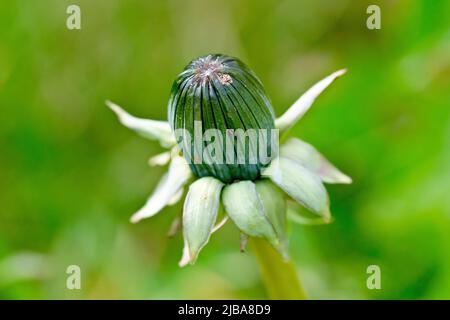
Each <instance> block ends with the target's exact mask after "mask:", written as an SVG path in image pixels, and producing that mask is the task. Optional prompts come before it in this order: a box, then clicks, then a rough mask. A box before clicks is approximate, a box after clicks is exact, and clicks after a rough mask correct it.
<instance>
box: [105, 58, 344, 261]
mask: <svg viewBox="0 0 450 320" xmlns="http://www.w3.org/2000/svg"><path fill="white" fill-rule="evenodd" d="M206 60H208V59H206ZM344 73H345V70H339V71H336V72H334V73H332V74H331V75H330V76H328V77H326V78H324V79H323V80H321V81H319V82H318V83H317V84H315V85H314V86H312V87H311V88H310V89H309V90H308V91H307V92H306V93H304V94H303V95H302V96H301V97H300V98H299V99H298V100H297V101H296V102H295V103H294V104H293V105H292V106H291V107H290V108H289V109H288V110H287V111H286V112H285V113H284V114H283V115H282V116H281V117H279V118H277V119H275V127H276V128H277V129H279V130H280V132H282V133H284V134H286V132H287V131H288V130H289V128H291V127H292V126H294V125H295V123H296V122H297V121H298V120H299V119H301V117H302V116H303V115H304V114H305V112H306V111H307V110H308V109H309V108H310V107H311V105H312V104H313V102H314V100H315V99H316V98H317V97H318V96H319V95H320V94H321V93H322V92H323V91H324V90H325V89H326V88H327V87H328V86H329V85H330V84H331V83H332V82H333V81H334V80H335V79H336V78H338V77H339V76H341V75H343V74H344ZM225 80H226V81H232V80H233V79H232V78H226V79H225ZM244 80H245V79H244V78H242V79H239V81H240V82H242V81H244ZM242 83H244V82H242ZM240 101H241V99H238V100H236V103H237V105H239V102H240ZM107 105H108V106H109V107H110V108H111V110H112V111H114V112H115V113H116V114H117V116H118V118H119V120H120V122H121V123H122V124H123V125H124V126H126V127H128V128H130V129H132V130H134V131H136V132H137V133H139V134H140V135H142V136H144V137H146V138H149V139H152V140H156V141H158V142H159V143H160V144H161V145H162V146H163V147H166V148H168V149H170V150H169V151H167V152H164V153H162V154H160V155H157V156H154V157H152V158H151V159H150V160H149V164H150V165H152V166H154V165H166V164H167V163H169V170H168V173H167V174H165V175H164V176H163V178H162V180H161V182H160V183H159V184H158V186H157V187H156V189H155V191H154V193H153V194H152V195H151V196H150V198H149V199H148V201H147V203H146V204H145V205H144V207H143V208H142V209H140V210H139V211H138V212H137V213H135V214H134V215H133V216H132V219H131V220H132V222H138V221H140V220H141V219H144V218H148V217H151V216H153V215H155V214H157V213H158V212H159V211H161V210H162V209H163V208H164V207H165V206H167V205H173V204H175V203H176V202H178V201H179V200H181V199H182V198H183V190H184V186H185V185H186V184H188V183H189V182H190V181H192V180H194V179H196V180H195V181H194V182H193V183H192V184H191V185H190V187H189V191H188V194H187V196H186V197H185V200H184V207H183V219H182V221H183V234H184V241H185V245H184V250H183V255H182V258H181V261H180V263H179V265H180V266H185V265H187V264H189V263H191V264H192V263H194V262H195V261H196V259H197V257H198V254H199V252H200V251H201V250H202V248H203V247H204V246H205V245H206V244H207V243H208V241H209V238H210V236H211V234H212V233H214V232H215V231H216V230H218V229H219V228H220V227H221V226H222V225H224V224H225V222H226V221H227V218H228V217H230V218H231V220H232V221H233V222H234V224H235V225H236V226H237V228H238V229H239V230H240V231H241V233H242V234H243V235H246V236H251V237H261V238H264V239H266V240H267V241H269V242H270V243H271V244H272V245H273V246H274V247H275V248H276V249H277V250H278V251H279V252H280V253H281V254H282V255H283V257H285V258H287V256H288V255H287V243H288V239H287V235H286V223H287V220H290V221H292V222H295V223H302V224H321V223H329V222H330V221H331V214H330V209H329V199H328V194H327V192H326V189H325V187H324V186H323V183H351V178H350V177H348V176H347V175H345V174H344V173H342V172H341V171H340V170H338V169H337V168H336V167H335V166H333V165H332V164H331V162H329V161H328V160H327V159H326V158H325V157H324V156H323V155H322V154H320V153H319V152H318V151H317V150H316V149H315V148H314V147H313V146H312V145H310V144H308V143H307V142H305V141H302V140H300V139H296V138H291V139H288V140H287V141H286V143H284V144H283V145H281V146H280V154H279V157H278V158H275V159H274V160H272V162H271V163H270V165H269V166H268V167H266V168H263V169H262V171H261V177H257V178H256V179H254V178H252V179H253V181H250V180H245V179H243V180H240V181H238V180H235V181H231V182H227V183H226V184H225V183H223V182H221V181H220V180H219V179H216V178H214V177H211V176H206V177H202V178H197V177H196V176H195V175H194V174H193V173H192V171H191V168H190V166H189V164H188V163H187V161H186V160H185V159H184V158H183V156H182V155H181V151H180V148H179V147H178V146H177V144H176V141H175V136H174V134H173V132H172V130H171V126H170V125H169V122H166V121H155V120H147V119H140V118H136V117H134V116H132V115H130V114H128V113H127V112H125V111H124V110H123V109H122V108H120V107H119V106H118V105H116V104H114V103H112V102H109V101H107ZM221 207H223V208H224V209H225V210H224V211H225V212H224V215H225V216H224V218H222V219H221V222H220V223H218V224H216V220H217V219H218V216H220V215H222V214H221V212H222V211H223V210H221ZM242 238H243V239H245V238H246V237H242Z"/></svg>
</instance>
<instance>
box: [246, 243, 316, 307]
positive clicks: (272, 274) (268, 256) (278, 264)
mask: <svg viewBox="0 0 450 320" xmlns="http://www.w3.org/2000/svg"><path fill="white" fill-rule="evenodd" d="M250 242H251V247H252V250H253V252H254V254H255V256H256V260H257V261H258V265H259V269H260V273H261V277H262V280H263V283H264V285H265V287H266V290H267V294H268V296H269V299H273V300H305V299H308V298H307V296H306V294H305V291H304V290H303V288H302V286H301V283H300V279H299V277H298V275H297V271H296V269H295V265H294V264H293V263H292V262H290V261H284V260H283V258H282V257H281V255H280V254H279V253H278V252H277V251H276V250H275V249H274V248H273V247H272V246H271V245H270V244H269V243H268V242H267V241H265V240H263V239H258V238H252V239H251V240H250Z"/></svg>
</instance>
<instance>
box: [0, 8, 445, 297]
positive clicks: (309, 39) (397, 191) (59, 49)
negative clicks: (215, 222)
mask: <svg viewBox="0 0 450 320" xmlns="http://www.w3.org/2000/svg"><path fill="white" fill-rule="evenodd" d="M70 4H78V5H79V6H80V7H81V15H82V16H81V21H82V22H81V23H82V29H81V30H72V31H71V30H68V29H67V28H66V18H67V17H68V15H67V14H66V8H67V6H68V5H70ZM369 4H378V5H380V7H381V19H382V29H381V30H368V29H367V28H366V19H367V17H368V15H367V14H366V8H367V6H368V5H369ZM217 52H220V53H225V54H229V55H234V56H237V57H239V58H241V59H242V60H243V61H245V62H246V63H247V64H248V65H249V66H250V67H251V68H252V69H253V70H254V71H255V72H256V73H257V74H258V76H259V77H260V79H261V80H262V82H263V83H264V85H265V87H266V90H267V92H268V94H269V96H270V97H271V99H272V102H273V105H274V107H275V109H276V113H277V114H278V115H281V113H282V112H283V111H284V110H286V109H287V108H288V107H289V106H290V104H291V103H292V102H293V101H295V99H296V98H297V97H298V96H299V95H300V94H301V93H303V92H304V91H305V90H306V89H307V88H308V87H309V86H310V85H312V84H313V83H315V82H316V81H318V80H319V79H321V78H323V77H324V76H326V75H328V74H329V73H331V72H332V71H335V70H337V69H340V68H343V67H347V68H348V73H347V74H346V75H345V76H344V77H343V78H342V79H340V80H339V81H337V82H336V83H335V84H333V86H332V87H331V88H330V89H329V90H327V91H326V92H325V94H324V95H323V96H321V97H320V98H319V99H318V100H317V101H316V103H315V105H314V107H313V108H312V109H311V110H310V112H309V113H308V114H307V115H306V116H305V117H304V118H303V119H302V121H301V122H300V123H299V124H298V125H297V126H296V127H295V130H294V131H293V134H294V135H296V136H298V137H301V138H303V139H305V140H306V141H308V142H311V143H313V144H314V145H315V146H316V147H317V148H318V149H319V150H321V151H322V152H323V153H324V154H325V155H326V156H327V157H328V158H329V159H330V160H331V161H332V162H333V163H335V164H336V165H337V166H338V167H340V168H341V169H342V170H343V171H344V172H346V173H348V174H349V175H350V176H352V177H353V180H354V183H353V184H352V185H350V186H328V190H329V192H330V196H331V208H332V212H333V214H334V217H335V222H334V223H333V224H331V225H328V226H315V227H312V226H309V227H306V226H299V225H292V226H291V230H290V231H291V246H290V252H291V255H292V257H293V259H294V260H295V262H296V265H297V266H298V270H299V274H300V276H301V278H302V281H303V284H304V286H305V287H306V290H307V292H308V293H309V295H310V297H312V298H315V299H343V298H350V299H354V298H360V299H397V298H401V299H418V298H420V299H422V298H423V299H430V298H438V299H443V298H450V2H449V1H446V0H442V1H426V0H422V1H413V0H398V1H394V0H392V1H356V0H355V1H345V0H344V1H334V0H327V1H326V0H307V1H298V0H278V1H275V0H272V1H269V0H245V1H243V0H229V1H211V0H193V1H181V0H180V1H144V0H128V1H118V0H114V1H113V0H96V1H88V0H84V1H81V0H80V1H68V0H67V1H66V0H40V1H26V0H12V1H1V2H0V111H1V113H0V203H1V205H0V298H4V299H26V298H33V299H48V298H58V299H74V298H81V299H86V298H89V299H90V298H100V299H108V298H124V299H163V298H166V299H187V298H192V299H196V298H203V299H211V298H222V299H228V298H237V299H241V298H250V299H253V298H265V297H266V293H265V290H264V287H263V285H262V283H261V280H260V276H259V273H258V269H257V266H256V262H255V260H254V257H253V256H252V254H251V252H247V253H244V254H242V253H240V252H239V240H238V239H239V235H238V232H237V231H236V228H235V227H234V226H233V225H232V223H228V224H227V226H226V227H225V228H223V229H221V231H220V232H218V233H216V234H214V236H213V237H212V239H211V241H210V243H209V245H208V246H207V247H206V248H205V249H204V250H203V251H202V254H201V256H200V258H199V260H198V263H197V264H196V265H195V266H193V267H191V266H190V267H187V268H184V269H180V268H179V267H178V266H177V262H178V259H179V258H180V255H181V248H182V239H181V236H180V235H178V236H176V237H175V238H174V239H167V237H166V233H167V230H168V228H169V226H170V224H171V222H172V220H173V218H174V217H176V216H177V215H178V214H179V213H180V212H181V204H178V205H176V206H174V207H170V208H168V209H165V210H164V211H163V212H162V213H160V214H158V215H157V216H156V217H154V218H153V219H148V220H145V221H143V222H141V223H139V224H137V225H132V224H130V223H129V217H130V215H131V214H132V213H133V212H135V211H136V210H137V209H138V208H140V206H141V205H143V203H144V202H145V199H146V198H147V196H148V195H149V194H150V193H151V191H152V190H153V188H154V186H155V184H156V183H157V181H158V179H159V178H160V177H161V175H162V174H163V172H164V171H165V169H166V168H149V167H148V166H147V164H146V161H147V159H148V158H149V157H150V156H151V155H154V154H156V153H159V152H161V151H162V148H161V147H160V146H159V145H158V144H157V143H156V142H152V141H148V140H145V139H143V138H140V137H138V136H136V135H135V134H134V133H133V132H131V131H129V130H127V129H126V128H124V127H122V126H121V125H120V124H119V123H118V121H117V119H116V117H115V116H114V115H113V114H112V112H110V110H108V109H107V108H106V107H105V105H104V100H105V99H111V100H112V101H114V102H116V103H118V104H120V105H122V106H123V107H124V108H125V109H127V110H128V111H129V112H131V113H132V114H135V115H137V116H141V117H147V118H154V119H166V112H167V109H166V108H167V102H168V97H169V91H170V87H171V84H172V81H173V80H174V78H175V76H176V75H177V74H178V73H179V72H180V71H181V70H182V68H183V67H184V66H185V65H186V64H187V63H188V62H189V61H190V60H191V59H193V58H195V57H197V56H200V55H204V54H207V53H217ZM72 264H75V265H79V266H80V267H81V270H82V289H81V290H72V291H71V290H67V289H66V277H67V274H66V268H67V266H69V265H72ZM371 264H376V265H379V266H380V268H381V272H382V277H381V281H382V289H381V290H368V289H367V287H366V279H367V277H368V275H367V274H366V268H367V266H369V265H371Z"/></svg>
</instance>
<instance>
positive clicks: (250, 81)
mask: <svg viewBox="0 0 450 320" xmlns="http://www.w3.org/2000/svg"><path fill="white" fill-rule="evenodd" d="M169 123H170V125H171V127H172V129H173V130H174V132H175V135H176V136H177V142H178V143H179V146H180V148H181V150H182V151H183V155H184V157H185V158H186V160H187V161H188V163H189V164H190V166H191V169H192V171H193V172H194V174H195V175H196V176H198V177H205V176H213V177H215V178H217V179H219V180H221V181H223V182H225V183H229V182H232V181H234V180H254V179H256V178H258V176H259V174H260V171H261V169H262V168H263V167H265V166H266V165H268V164H269V163H267V162H264V161H262V159H260V158H259V157H258V158H255V159H254V160H256V161H252V160H251V156H252V155H253V156H256V155H259V151H260V150H259V148H261V147H265V148H267V150H272V149H274V150H275V148H276V146H272V145H271V143H277V142H276V140H275V142H273V141H272V139H270V137H271V129H274V128H275V118H274V113H273V109H272V106H271V104H270V101H269V99H268V98H267V96H266V94H265V92H264V89H263V86H262V84H261V82H260V81H259V79H258V78H257V77H256V75H255V74H254V73H253V72H252V71H251V70H250V69H249V68H248V67H247V66H246V65H244V63H242V62H241V61H240V60H238V59H236V58H232V57H229V56H226V55H219V54H216V55H208V56H204V57H200V58H198V59H195V60H193V61H192V62H191V63H189V64H188V66H187V67H186V68H185V70H184V71H183V72H182V73H181V74H180V75H179V76H178V77H177V79H176V80H175V82H174V84H173V87H172V93H171V98H170V101H169ZM210 129H217V130H216V132H217V134H215V135H214V137H208V134H205V133H206V132H207V131H208V130H209V131H210V132H211V130H210ZM249 129H252V130H254V131H253V132H252V133H254V134H255V136H254V137H249V136H248V135H247V139H240V137H244V136H242V135H239V134H243V133H244V132H247V133H248V131H247V130H249ZM259 134H263V135H262V136H259ZM202 137H205V139H206V140H209V141H205V139H203V138H202ZM244 138H245V137H244ZM227 139H230V140H228V142H229V144H227V141H226V140H227ZM218 140H220V141H218ZM263 140H264V141H263ZM209 143H216V146H219V147H220V152H219V150H215V155H216V159H215V160H216V161H207V160H208V159H206V157H207V156H208V154H209V153H208V144H209ZM246 144H247V146H246ZM245 148H247V149H245ZM217 149H219V148H217ZM244 150H247V152H246V153H245V154H244V155H243V157H245V160H244V161H240V162H239V155H241V154H243V153H244ZM251 152H254V153H253V154H250V153H251ZM217 153H220V154H217ZM234 155H236V156H234ZM233 156H234V157H233ZM230 157H233V158H234V159H231V160H230ZM242 159H243V158H242ZM269 162H270V161H269Z"/></svg>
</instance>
